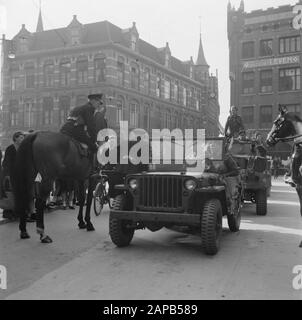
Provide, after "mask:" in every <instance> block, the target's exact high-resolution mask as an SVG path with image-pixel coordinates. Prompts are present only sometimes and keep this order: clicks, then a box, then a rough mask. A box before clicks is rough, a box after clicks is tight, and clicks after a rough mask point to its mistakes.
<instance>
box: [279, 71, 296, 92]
mask: <svg viewBox="0 0 302 320" xmlns="http://www.w3.org/2000/svg"><path fill="white" fill-rule="evenodd" d="M300 89H301V71H300V68H288V69H281V70H279V90H280V91H294V90H300Z"/></svg>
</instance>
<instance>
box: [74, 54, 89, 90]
mask: <svg viewBox="0 0 302 320" xmlns="http://www.w3.org/2000/svg"><path fill="white" fill-rule="evenodd" d="M77 79H78V84H87V83H88V59H87V57H80V58H78V60H77Z"/></svg>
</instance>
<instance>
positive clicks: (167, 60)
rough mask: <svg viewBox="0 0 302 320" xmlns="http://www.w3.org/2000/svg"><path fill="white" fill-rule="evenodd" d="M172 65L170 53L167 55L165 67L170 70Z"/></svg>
mask: <svg viewBox="0 0 302 320" xmlns="http://www.w3.org/2000/svg"><path fill="white" fill-rule="evenodd" d="M169 65H170V55H169V53H168V52H166V54H165V67H167V68H169Z"/></svg>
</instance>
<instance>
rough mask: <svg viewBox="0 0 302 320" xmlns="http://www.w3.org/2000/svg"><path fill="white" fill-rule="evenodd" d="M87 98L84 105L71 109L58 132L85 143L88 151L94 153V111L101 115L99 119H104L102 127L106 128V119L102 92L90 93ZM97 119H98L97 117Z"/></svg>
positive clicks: (95, 147) (95, 133)
mask: <svg viewBox="0 0 302 320" xmlns="http://www.w3.org/2000/svg"><path fill="white" fill-rule="evenodd" d="M88 99H89V102H88V103H86V104H85V105H83V106H79V107H75V108H73V109H72V110H71V112H70V114H69V117H68V118H67V121H66V122H65V124H64V125H63V126H62V128H61V130H60V132H61V133H63V134H66V135H68V136H71V137H72V138H74V139H75V140H77V141H79V142H81V143H84V144H86V145H87V146H88V148H89V149H90V151H91V152H92V153H95V152H96V151H97V145H96V139H97V132H96V129H95V120H94V115H95V113H96V112H99V113H100V114H101V115H102V117H101V118H102V119H101V120H102V121H104V125H103V127H104V128H107V120H106V119H105V118H104V116H105V113H106V107H105V105H104V103H103V94H91V95H89V96H88ZM98 121H100V120H99V119H98ZM85 127H86V128H87V130H86V129H85Z"/></svg>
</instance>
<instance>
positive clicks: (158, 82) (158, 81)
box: [156, 73, 161, 98]
mask: <svg viewBox="0 0 302 320" xmlns="http://www.w3.org/2000/svg"><path fill="white" fill-rule="evenodd" d="M156 96H157V97H158V98H160V97H161V75H160V74H159V73H158V74H157V76H156Z"/></svg>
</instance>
